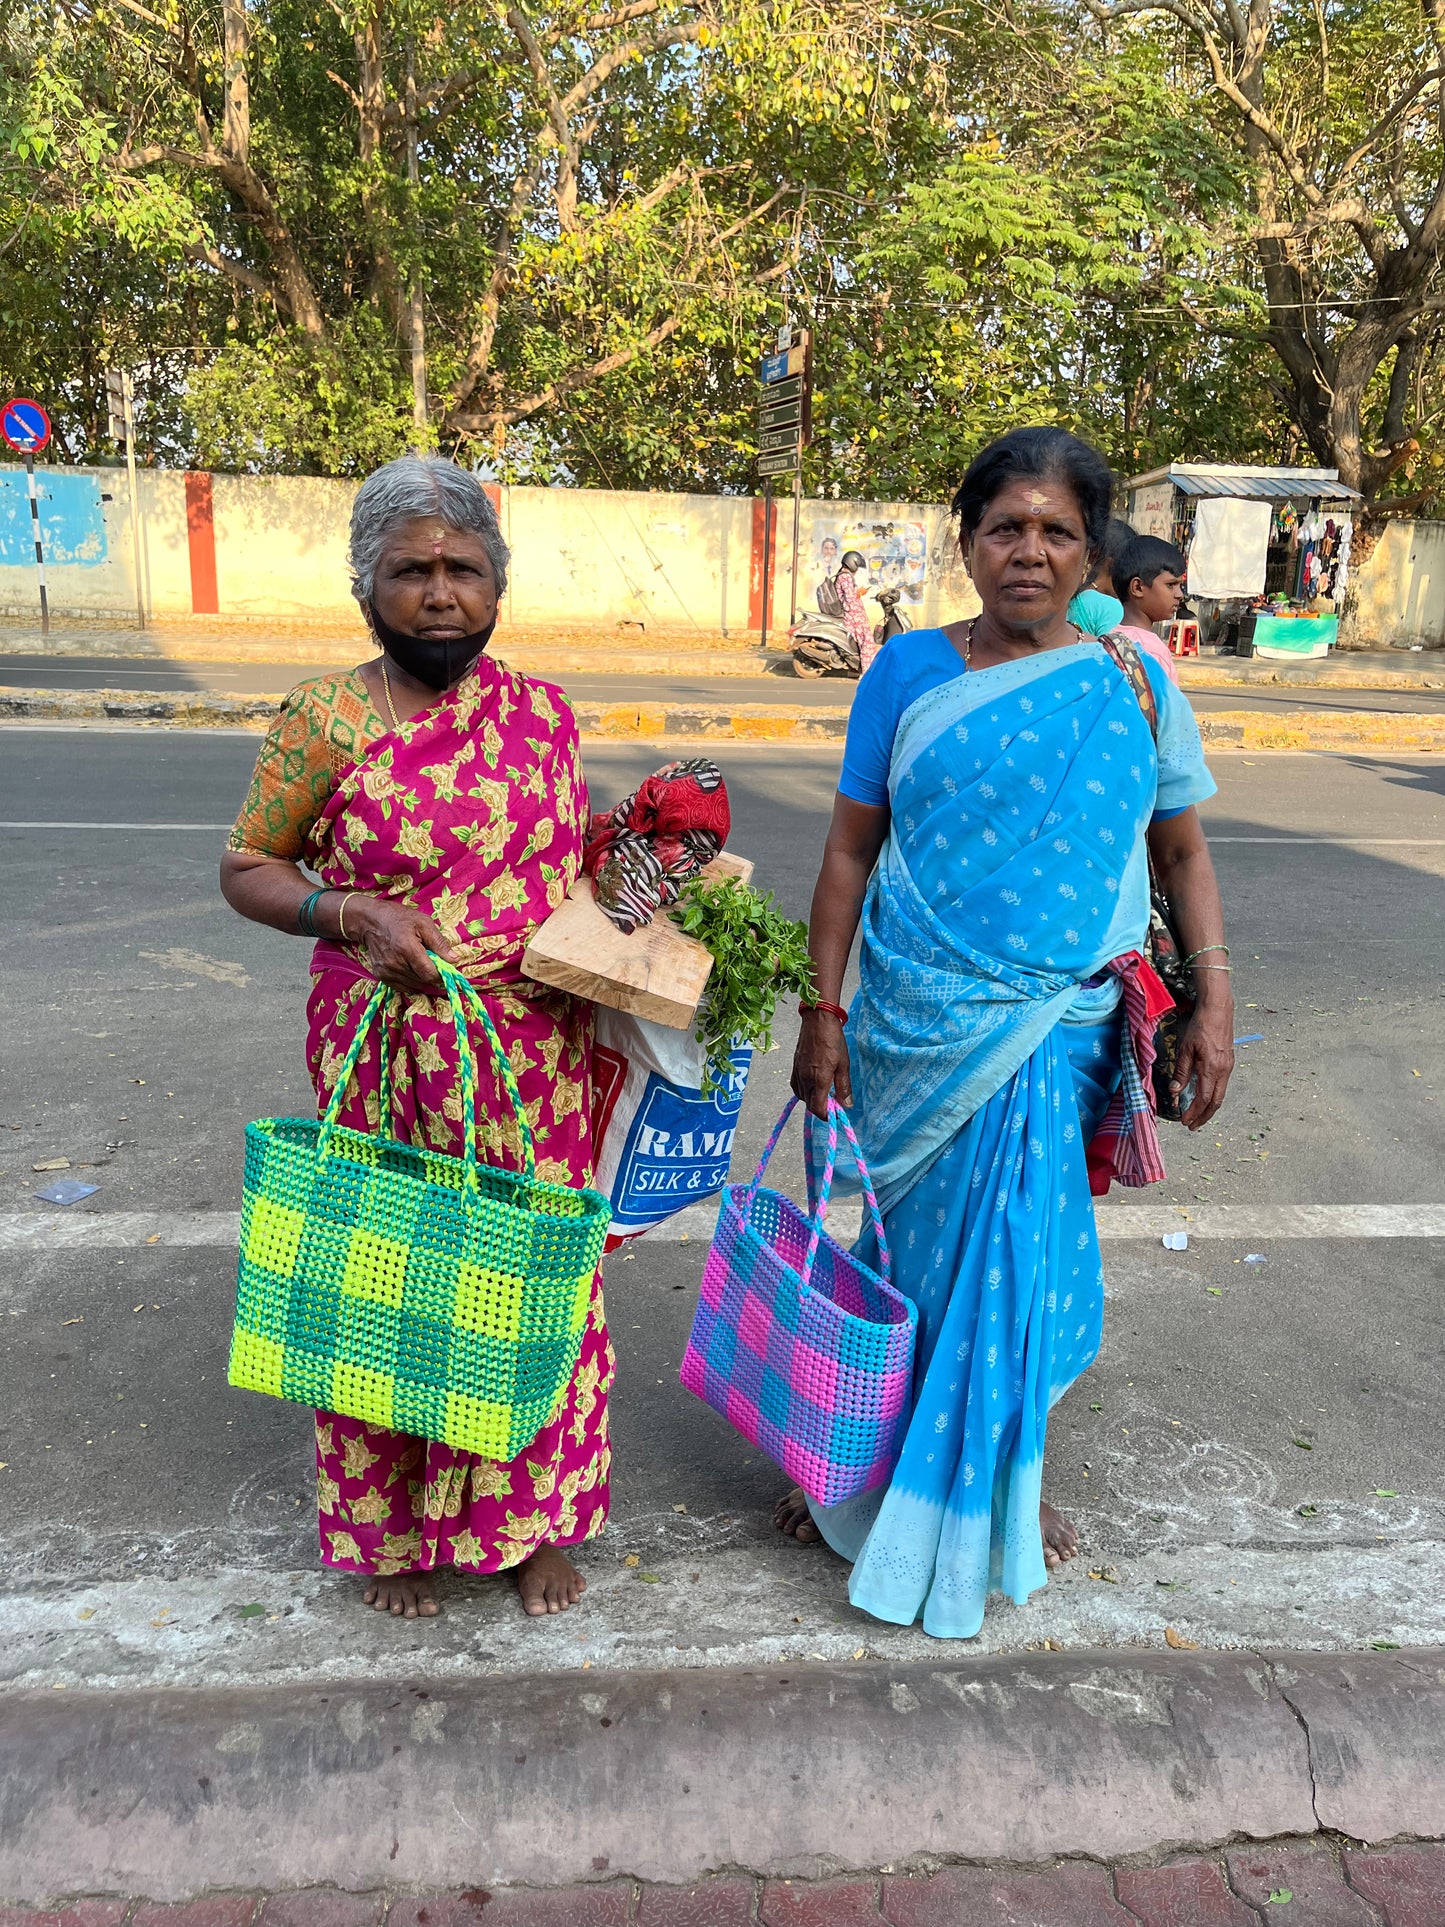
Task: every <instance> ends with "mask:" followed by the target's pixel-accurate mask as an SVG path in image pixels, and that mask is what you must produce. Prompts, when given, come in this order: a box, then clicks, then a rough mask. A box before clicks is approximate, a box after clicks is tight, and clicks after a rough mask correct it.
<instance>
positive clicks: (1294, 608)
mask: <svg viewBox="0 0 1445 1927" xmlns="http://www.w3.org/2000/svg"><path fill="white" fill-rule="evenodd" d="M1124 490H1125V496H1126V509H1125V513H1126V515H1127V517H1128V520H1129V522H1130V523H1131V524H1132V525H1133V527H1134V528H1135V529H1136V530H1137V531H1138V532H1139V534H1141V535H1157V536H1160V537H1162V538H1163V540H1164V541H1166V542H1172V543H1173V544H1174V546H1175V547H1176V548H1177V549H1179V550H1180V551H1181V552H1182V553H1183V554H1184V556H1185V557H1186V558H1187V561H1188V567H1189V572H1188V577H1187V594H1188V596H1189V600H1190V602H1191V604H1192V605H1193V606H1194V608H1195V609H1196V610H1197V611H1198V616H1199V622H1200V629H1201V633H1202V635H1203V638H1204V640H1205V641H1206V642H1209V643H1213V644H1214V645H1216V646H1217V647H1220V648H1223V649H1225V650H1231V649H1232V650H1234V651H1236V652H1237V653H1238V654H1239V655H1245V656H1247V655H1257V656H1267V657H1272V658H1275V659H1277V660H1291V659H1292V660H1299V659H1301V658H1307V657H1311V656H1323V655H1327V654H1328V652H1329V650H1330V649H1331V648H1332V647H1333V646H1334V643H1335V641H1336V639H1337V637H1338V633H1339V608H1340V604H1341V601H1342V600H1343V597H1344V592H1345V585H1346V583H1347V582H1348V580H1349V569H1350V542H1351V537H1352V534H1353V508H1354V504H1355V503H1357V502H1359V501H1360V500H1361V497H1360V494H1359V491H1358V490H1357V489H1352V488H1350V487H1349V486H1348V485H1347V484H1346V483H1344V482H1342V481H1341V480H1340V478H1339V471H1338V470H1337V469H1333V468H1254V467H1246V466H1230V465H1216V464H1213V463H1202V462H1171V463H1170V465H1169V466H1168V467H1167V468H1156V469H1152V470H1151V471H1150V472H1149V473H1148V474H1147V475H1135V476H1132V477H1131V478H1130V479H1129V480H1128V481H1127V482H1126V483H1125V484H1124Z"/></svg>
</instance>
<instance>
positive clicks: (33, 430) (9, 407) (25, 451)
mask: <svg viewBox="0 0 1445 1927" xmlns="http://www.w3.org/2000/svg"><path fill="white" fill-rule="evenodd" d="M0 435H3V436H4V437H5V439H6V441H7V442H9V444H10V446H11V447H12V448H13V449H14V450H15V451H16V453H17V454H19V455H38V454H39V452H40V450H41V449H42V448H44V446H45V444H46V443H47V442H48V441H49V440H50V417H49V416H48V415H47V414H46V412H45V410H44V409H43V408H42V407H41V406H40V403H39V402H38V401H29V400H27V399H26V397H25V396H24V395H17V396H16V398H15V400H14V401H8V402H6V404H5V408H4V411H3V413H0Z"/></svg>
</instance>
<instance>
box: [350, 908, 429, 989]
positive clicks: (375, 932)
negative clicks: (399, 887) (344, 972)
mask: <svg viewBox="0 0 1445 1927" xmlns="http://www.w3.org/2000/svg"><path fill="white" fill-rule="evenodd" d="M345 916H346V923H347V928H348V930H350V931H354V932H355V934H356V935H357V937H359V938H360V940H361V942H363V943H364V944H365V945H366V954H367V956H368V957H369V958H370V959H371V967H372V969H373V970H374V971H375V972H376V974H377V976H378V977H379V978H380V979H381V981H382V982H383V983H384V984H391V985H393V986H394V987H395V988H396V989H397V990H409V991H412V992H415V993H419V994H420V995H422V996H428V997H431V996H435V995H436V993H437V992H438V990H440V988H441V972H440V971H439V970H438V969H437V967H436V964H435V962H434V961H433V959H432V958H431V956H429V955H428V952H429V951H435V952H436V954H437V956H438V957H442V958H444V959H445V960H446V962H447V963H454V962H455V961H456V958H455V954H454V952H453V950H452V947H451V945H450V944H449V943H448V942H447V939H446V937H445V936H444V934H443V933H442V930H441V928H440V927H439V925H437V924H435V923H433V921H432V919H431V918H430V917H424V916H423V915H422V913H421V912H420V910H412V909H410V908H409V907H408V906H407V905H406V904H404V903H392V902H389V901H388V900H387V899H386V898H385V897H365V896H359V895H358V896H354V897H352V898H351V900H350V901H349V902H348V904H347V905H346V909H345Z"/></svg>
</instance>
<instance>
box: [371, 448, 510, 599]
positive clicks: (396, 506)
mask: <svg viewBox="0 0 1445 1927" xmlns="http://www.w3.org/2000/svg"><path fill="white" fill-rule="evenodd" d="M423 515H431V516H435V517H436V518H437V519H438V520H439V521H441V522H443V523H445V525H446V526H447V528H449V529H454V530H456V531H457V532H458V533H461V532H462V531H465V532H466V533H467V534H468V535H477V536H480V537H481V540H482V546H483V547H484V548H485V549H486V551H487V559H488V561H490V563H491V565H492V574H493V575H494V576H495V577H496V582H497V594H498V595H501V593H502V591H503V590H504V589H505V588H506V586H507V564H508V562H509V561H510V560H511V550H510V549H509V548H508V547H507V545H506V543H505V542H504V541H503V540H502V530H501V525H500V523H499V522H498V521H497V512H496V510H495V509H494V508H493V507H492V504H491V502H490V501H489V499H488V497H487V493H486V490H485V489H484V488H483V487H482V485H481V483H480V482H479V481H478V480H477V478H476V477H475V476H474V475H469V474H468V473H467V471H466V470H465V469H462V468H458V467H457V465H456V463H455V462H449V461H447V460H446V458H445V457H444V456H441V455H402V456H401V457H399V458H398V460H396V461H394V462H388V463H387V464H386V465H385V467H384V468H378V469H377V470H376V471H375V472H374V473H373V474H371V475H368V476H367V478H366V480H365V481H364V482H363V483H362V484H361V487H360V488H359V489H358V490H357V492H356V500H355V501H354V502H353V503H352V505H351V542H350V545H349V547H348V548H347V552H346V559H347V562H348V564H349V565H350V568H351V593H352V594H353V595H354V596H355V597H356V599H357V601H358V602H362V603H367V602H370V601H371V597H372V591H373V589H374V588H375V585H376V565H377V563H378V562H380V560H381V552H382V550H383V548H384V547H385V546H386V543H387V540H388V538H389V537H390V535H391V533H392V530H393V529H395V528H396V526H397V524H398V523H400V522H411V521H414V520H415V519H416V518H417V517H418V516H423Z"/></svg>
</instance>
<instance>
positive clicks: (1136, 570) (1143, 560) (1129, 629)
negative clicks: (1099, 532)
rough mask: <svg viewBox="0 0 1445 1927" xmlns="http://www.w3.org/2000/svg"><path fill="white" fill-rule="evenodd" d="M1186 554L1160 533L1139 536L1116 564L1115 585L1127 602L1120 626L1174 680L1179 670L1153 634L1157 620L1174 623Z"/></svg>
mask: <svg viewBox="0 0 1445 1927" xmlns="http://www.w3.org/2000/svg"><path fill="white" fill-rule="evenodd" d="M1184 569H1185V562H1184V557H1183V556H1182V555H1181V554H1180V553H1179V551H1178V549H1176V548H1175V547H1174V545H1173V543H1172V542H1165V541H1162V540H1161V539H1160V537H1159V536H1157V535H1136V536H1135V537H1134V539H1133V541H1132V542H1130V543H1129V544H1128V546H1127V547H1126V548H1125V550H1124V552H1123V554H1122V555H1121V556H1120V557H1119V559H1118V560H1117V562H1116V563H1115V565H1114V587H1115V591H1116V593H1117V594H1118V596H1119V598H1120V600H1121V601H1122V602H1123V604H1124V620H1123V623H1122V624H1121V625H1120V626H1121V627H1122V629H1123V631H1124V634H1125V635H1126V636H1127V637H1128V638H1129V640H1130V641H1131V642H1133V643H1135V644H1137V645H1138V647H1139V648H1140V649H1143V650H1145V651H1147V653H1148V654H1149V655H1151V656H1153V657H1154V658H1155V659H1156V660H1157V661H1159V662H1162V663H1163V665H1164V667H1165V668H1166V669H1167V670H1168V672H1169V678H1170V681H1171V682H1176V683H1177V682H1178V680H1179V671H1178V669H1177V667H1176V666H1175V662H1174V657H1173V655H1172V654H1171V652H1170V650H1169V649H1168V647H1167V646H1166V645H1165V644H1164V643H1162V642H1161V641H1160V640H1159V637H1158V636H1157V635H1156V634H1155V633H1154V627H1153V625H1154V624H1155V623H1156V622H1172V621H1173V620H1174V612H1175V610H1176V609H1177V608H1178V607H1179V604H1180V602H1181V601H1182V600H1183V598H1184Z"/></svg>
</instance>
